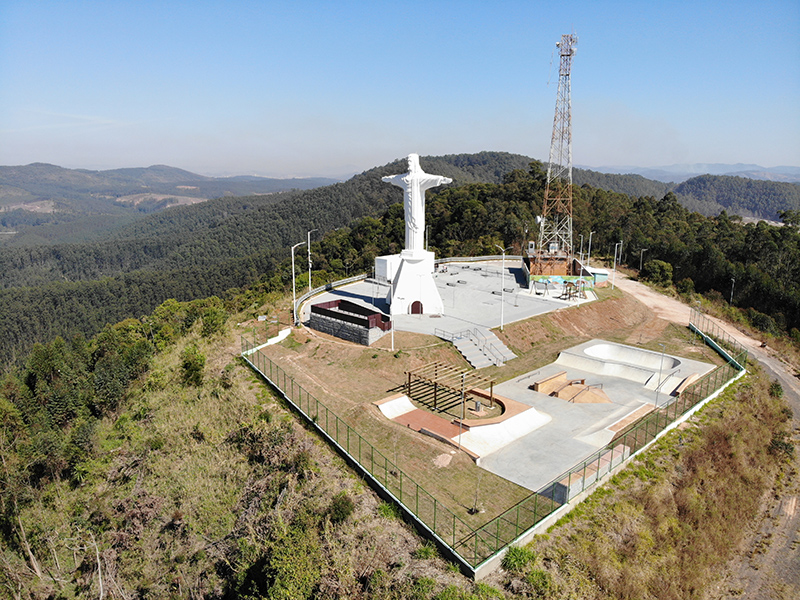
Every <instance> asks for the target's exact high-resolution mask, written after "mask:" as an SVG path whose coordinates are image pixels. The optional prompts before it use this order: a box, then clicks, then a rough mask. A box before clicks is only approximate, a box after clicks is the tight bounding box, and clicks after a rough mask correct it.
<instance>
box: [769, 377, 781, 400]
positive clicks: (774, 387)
mask: <svg viewBox="0 0 800 600" xmlns="http://www.w3.org/2000/svg"><path fill="white" fill-rule="evenodd" d="M769 395H770V396H772V397H773V398H783V386H782V385H781V384H780V383H779V382H777V381H773V382H772V383H770V384H769Z"/></svg>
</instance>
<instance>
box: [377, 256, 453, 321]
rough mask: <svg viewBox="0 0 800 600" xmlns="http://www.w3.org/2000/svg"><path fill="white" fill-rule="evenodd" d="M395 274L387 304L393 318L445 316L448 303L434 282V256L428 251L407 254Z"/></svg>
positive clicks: (402, 258) (401, 258) (400, 261)
mask: <svg viewBox="0 0 800 600" xmlns="http://www.w3.org/2000/svg"><path fill="white" fill-rule="evenodd" d="M399 259H400V260H399V266H398V267H397V270H396V271H395V272H394V274H393V277H392V281H393V283H394V285H393V286H392V287H391V288H390V291H389V297H388V298H387V300H388V301H389V303H390V304H391V305H392V313H393V314H396V315H398V314H426V315H428V314H434V315H440V314H442V313H443V312H444V303H443V302H442V297H441V296H440V295H439V290H438V289H437V288H436V282H435V281H434V280H433V269H434V263H433V261H434V254H433V252H427V251H425V250H403V251H402V252H401V253H400V255H399Z"/></svg>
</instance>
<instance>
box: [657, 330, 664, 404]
mask: <svg viewBox="0 0 800 600" xmlns="http://www.w3.org/2000/svg"><path fill="white" fill-rule="evenodd" d="M658 345H659V346H661V364H660V365H658V383H657V384H656V409H657V408H658V391H659V390H660V389H661V371H662V369H663V368H664V344H662V343H660V342H659V344H658Z"/></svg>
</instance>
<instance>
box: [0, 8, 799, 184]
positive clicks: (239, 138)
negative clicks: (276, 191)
mask: <svg viewBox="0 0 800 600" xmlns="http://www.w3.org/2000/svg"><path fill="white" fill-rule="evenodd" d="M573 31H574V32H575V33H576V35H577V36H578V45H577V55H576V57H575V60H574V63H573V67H572V124H573V161H574V163H575V164H585V165H597V166H606V165H632V164H641V165H672V164H681V163H730V164H734V163H754V164H759V165H764V166H768V165H780V166H783V165H795V164H800V64H798V63H799V62H800V61H799V58H800V4H798V3H797V2H795V1H790V0H780V1H767V2H764V3H760V4H758V5H753V4H752V3H748V2H742V1H734V2H724V3H723V2H705V3H702V2H701V3H697V2H688V1H676V2H670V3H664V4H663V5H662V4H657V3H656V4H653V3H650V4H647V3H636V4H633V3H631V2H624V1H610V2H604V3H596V2H588V1H582V2H574V3H570V4H569V5H565V4H563V3H562V4H553V3H545V4H539V3H532V2H528V1H523V0H514V1H512V0H506V1H500V2H496V3H482V2H475V1H467V2H453V1H449V0H442V1H439V2H433V3H431V2H428V3H424V2H419V1H418V0H412V1H409V2H405V3H400V4H392V5H389V4H383V3H375V2H367V1H358V0H353V1H347V0H343V1H342V2H339V3H333V4H331V3H325V2H321V1H301V2H297V3H292V4H284V3H278V2H270V1H265V2H252V1H243V0H235V1H233V2H229V3H214V2H210V3H199V4H184V3H173V2H167V3H156V2H135V3H134V2H126V1H112V2H93V1H89V2H84V3H79V4H73V3H60V2H48V1H43V2H37V3H25V2H9V3H3V4H0V72H2V73H3V85H2V86H0V163H1V164H7V165H24V164H29V163H32V162H46V163H52V164H56V165H59V166H64V167H68V168H85V169H92V170H106V169H113V168H121V167H128V166H135V165H150V164H166V165H170V166H174V167H178V168H182V169H186V170H188V171H192V172H194V173H200V174H209V175H215V176H220V175H236V174H258V175H262V176H269V177H279V178H285V177H309V176H315V177H337V178H338V177H342V176H344V175H347V174H352V173H359V172H362V171H364V170H366V169H369V168H371V167H373V166H376V165H381V164H386V163H388V162H391V161H392V160H395V159H397V158H400V157H403V156H406V155H407V154H409V153H411V152H416V153H419V154H421V155H437V156H438V155H444V154H461V153H474V152H479V151H482V150H499V151H506V152H512V153H515V154H522V155H526V156H531V157H535V158H538V159H539V160H546V159H547V156H548V153H549V145H550V137H551V132H552V125H553V112H554V109H555V102H556V91H557V83H558V57H557V54H556V48H555V44H556V42H557V41H559V39H560V37H561V35H562V34H565V33H570V32H573Z"/></svg>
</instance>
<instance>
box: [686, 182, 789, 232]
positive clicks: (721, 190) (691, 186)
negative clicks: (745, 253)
mask: <svg viewBox="0 0 800 600" xmlns="http://www.w3.org/2000/svg"><path fill="white" fill-rule="evenodd" d="M673 191H674V192H675V193H676V194H678V195H679V196H680V197H681V201H682V203H683V204H684V205H685V206H687V207H688V208H689V209H691V210H695V211H697V212H700V213H703V214H705V215H716V214H719V213H720V212H721V211H723V210H724V211H727V212H728V213H734V214H738V215H741V216H745V217H760V218H763V219H769V220H772V221H778V220H780V212H781V211H784V210H800V183H786V182H778V181H759V180H756V179H748V178H745V177H731V176H723V175H701V176H700V177H693V178H692V179H689V180H688V181H684V182H683V183H681V184H679V185H677V186H676V187H675V189H674V190H673Z"/></svg>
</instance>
